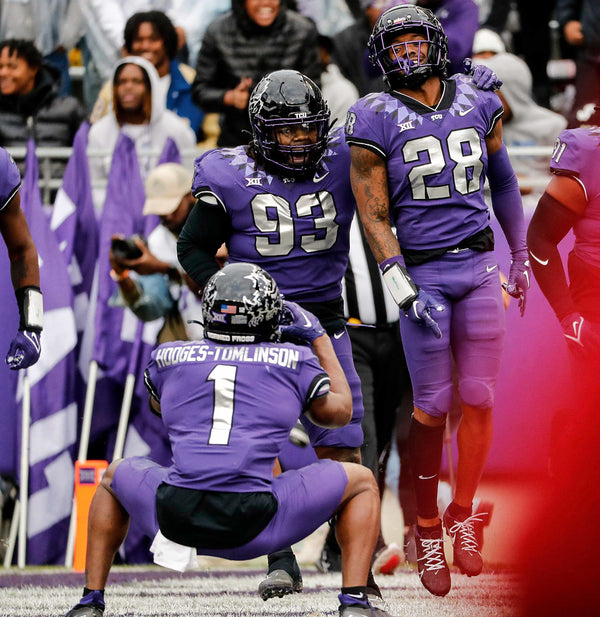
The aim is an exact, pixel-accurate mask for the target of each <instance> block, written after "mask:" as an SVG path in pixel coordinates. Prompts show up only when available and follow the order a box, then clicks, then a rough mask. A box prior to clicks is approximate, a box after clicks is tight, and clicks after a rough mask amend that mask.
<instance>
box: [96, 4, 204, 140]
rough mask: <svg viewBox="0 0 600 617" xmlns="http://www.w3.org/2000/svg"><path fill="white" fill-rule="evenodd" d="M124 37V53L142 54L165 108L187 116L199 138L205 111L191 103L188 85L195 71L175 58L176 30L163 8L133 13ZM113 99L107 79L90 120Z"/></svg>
mask: <svg viewBox="0 0 600 617" xmlns="http://www.w3.org/2000/svg"><path fill="white" fill-rule="evenodd" d="M124 38H125V44H124V48H123V51H124V52H125V53H124V55H125V56H142V58H146V60H148V61H149V62H151V63H152V64H153V65H154V68H155V69H156V71H157V73H158V76H159V77H160V80H159V86H160V88H161V89H162V92H163V94H164V95H165V97H166V106H167V109H170V110H171V111H173V112H175V113H176V114H177V115H178V116H180V117H181V118H187V120H188V121H189V123H190V126H191V127H192V130H193V131H194V133H196V136H197V137H200V136H201V133H202V119H203V116H204V114H203V113H202V111H201V110H200V109H199V108H198V107H197V106H196V105H195V104H194V103H193V102H192V88H191V83H192V82H193V81H194V77H195V76H196V71H194V69H192V68H191V67H189V66H187V65H186V64H183V63H181V62H179V61H178V60H177V59H176V55H177V32H176V31H175V28H174V27H173V23H172V22H171V20H170V19H169V18H168V17H167V16H166V15H165V13H163V12H162V11H145V12H141V13H134V14H133V15H132V16H131V17H130V18H129V19H128V20H127V23H126V24H125V34H124ZM112 100H113V93H112V83H111V82H110V81H108V82H106V84H105V85H104V87H103V88H102V90H101V91H100V94H99V96H98V100H97V101H96V104H95V105H94V109H93V111H92V115H91V117H90V122H92V123H94V122H95V121H96V120H98V119H100V118H102V116H105V115H106V114H107V113H108V110H109V109H110V108H111V106H112Z"/></svg>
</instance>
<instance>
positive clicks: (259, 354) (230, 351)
mask: <svg viewBox="0 0 600 617" xmlns="http://www.w3.org/2000/svg"><path fill="white" fill-rule="evenodd" d="M299 359H300V352H299V351H298V350H297V349H291V348H289V347H279V346H278V347H270V346H269V347H266V346H262V345H260V346H259V345H251V346H240V347H230V346H223V347H218V346H215V347H211V346H209V345H203V344H189V345H181V346H179V347H162V348H159V349H158V350H157V351H156V363H157V364H158V366H159V367H160V368H163V367H165V366H172V365H173V364H183V363H184V362H205V361H206V360H209V361H214V362H260V363H264V364H273V365H276V366H283V367H286V368H292V369H295V368H296V365H297V364H298V360H299Z"/></svg>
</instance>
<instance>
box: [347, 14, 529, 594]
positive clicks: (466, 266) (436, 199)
mask: <svg viewBox="0 0 600 617" xmlns="http://www.w3.org/2000/svg"><path fill="white" fill-rule="evenodd" d="M368 46H369V52H370V58H371V61H372V62H373V63H374V64H375V65H376V66H378V67H379V68H380V70H381V71H382V73H383V75H384V77H385V79H386V80H387V83H388V85H389V89H388V90H387V91H386V92H383V93H374V94H369V95H367V96H365V97H363V98H362V99H360V100H359V101H358V102H357V103H356V104H355V105H354V106H353V107H351V109H350V111H349V114H348V117H347V120H346V126H345V132H346V141H347V143H348V144H349V145H350V150H351V158H352V165H351V182H352V187H353V190H354V195H355V197H356V201H357V204H358V208H359V212H360V216H361V220H362V222H363V226H364V229H365V232H366V235H367V239H368V241H369V244H370V246H371V249H372V251H373V254H374V255H375V258H376V259H377V261H378V262H379V265H380V268H381V270H382V272H383V277H384V279H385V281H386V283H387V285H388V287H389V289H390V291H391V293H392V294H393V296H394V298H395V300H396V302H397V303H398V305H399V307H400V309H401V311H402V314H403V315H405V317H404V316H402V317H401V320H400V321H401V331H402V341H403V344H404V349H405V354H406V359H407V363H408V368H409V372H410V375H411V380H412V385H413V390H414V415H413V418H412V421H411V429H410V435H409V445H408V447H409V453H410V458H411V463H412V470H413V478H414V485H415V491H416V498H417V515H418V526H417V534H416V536H417V538H416V541H417V559H418V569H419V575H420V579H421V582H422V583H423V585H424V586H425V587H426V588H427V589H428V590H429V591H430V592H431V593H433V594H435V595H440V596H443V595H445V594H447V593H448V591H449V590H450V586H451V581H450V572H449V569H448V566H447V564H446V560H445V556H444V547H443V530H442V521H441V520H440V517H439V513H438V509H437V487H438V480H439V472H440V463H441V453H442V447H443V436H444V425H445V421H446V415H447V413H448V412H449V410H450V407H451V402H452V390H453V383H452V361H451V358H452V357H454V360H455V362H456V368H457V372H458V389H459V395H460V400H461V407H462V420H461V423H460V426H459V429H458V436H457V439H458V450H459V459H458V469H457V479H456V492H455V495H454V500H453V502H452V503H451V504H450V506H449V507H448V509H447V510H446V512H445V513H444V516H443V525H444V527H445V528H446V530H447V532H448V534H449V535H450V537H451V539H452V543H453V547H454V564H455V565H457V566H458V567H459V568H460V569H461V570H462V571H463V572H464V573H466V574H467V575H469V576H474V575H477V574H479V573H480V572H481V569H482V559H481V554H480V547H479V545H478V541H477V537H476V533H475V522H476V520H475V517H473V516H472V501H473V498H474V496H475V492H476V489H477V486H478V483H479V481H480V478H481V474H482V472H483V469H484V466H485V463H486V460H487V456H488V452H489V448H490V445H491V439H492V407H493V403H494V388H495V384H496V378H497V375H498V370H499V367H500V360H501V356H502V349H503V343H504V331H505V325H504V324H505V317H504V307H503V302H502V294H501V284H500V278H499V272H498V265H497V263H496V261H495V257H494V253H493V247H494V239H493V234H492V231H491V229H490V227H489V217H490V213H489V211H488V207H487V206H486V203H485V201H484V197H483V188H484V182H485V178H486V176H487V179H488V181H489V185H490V188H491V191H492V206H493V209H494V213H495V215H496V217H497V218H498V220H499V222H500V224H501V227H502V230H503V231H504V233H505V235H506V237H507V239H508V244H509V246H510V249H511V254H512V262H511V267H510V272H509V276H508V281H507V283H506V289H507V291H508V293H509V294H510V295H512V296H514V297H516V298H518V300H519V306H520V308H521V314H522V313H523V311H524V310H525V301H526V291H527V288H528V287H529V278H528V277H529V263H528V256H527V249H526V245H525V224H524V216H523V208H522V204H521V198H520V194H519V187H518V185H517V180H516V177H515V174H514V172H513V169H512V167H511V164H510V161H509V159H508V155H507V152H506V148H505V147H504V145H503V144H502V129H501V122H500V118H501V116H502V112H503V109H502V105H501V103H500V100H499V98H498V97H497V96H496V95H494V94H493V93H491V92H484V91H481V90H478V89H477V88H475V87H474V86H473V83H472V81H471V80H470V79H469V78H468V77H466V76H459V75H455V76H453V77H452V78H450V79H447V78H446V67H447V39H446V36H445V34H444V31H443V29H442V26H441V25H440V23H439V21H438V20H437V19H436V17H435V16H434V15H433V13H431V11H429V10H428V9H423V8H419V7H415V6H409V5H403V6H398V7H395V8H391V9H389V10H387V11H385V12H384V13H382V15H381V16H380V17H379V19H378V21H377V22H376V24H375V26H374V28H373V32H372V35H371V37H370V39H369V43H368ZM392 225H393V226H395V229H396V233H394V231H393V229H392ZM401 255H402V256H401Z"/></svg>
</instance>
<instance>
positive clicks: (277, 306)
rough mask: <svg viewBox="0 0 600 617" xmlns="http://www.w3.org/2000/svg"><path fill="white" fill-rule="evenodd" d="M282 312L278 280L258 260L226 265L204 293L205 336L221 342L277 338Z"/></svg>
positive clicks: (217, 273) (252, 341)
mask: <svg viewBox="0 0 600 617" xmlns="http://www.w3.org/2000/svg"><path fill="white" fill-rule="evenodd" d="M282 312H283V300H282V297H281V294H280V293H279V288H278V287H277V283H276V282H275V280H274V279H273V277H272V276H271V275H270V274H268V273H267V272H266V271H265V270H263V269H262V268H260V267H258V266H255V265H254V264H249V263H234V264H229V265H227V266H225V267H224V268H223V269H222V270H219V271H218V272H216V273H215V274H214V275H213V276H212V277H211V278H210V279H209V280H208V282H207V283H206V285H205V287H204V292H203V294H202V317H203V321H204V336H205V337H206V338H208V339H211V340H214V341H217V342H219V343H260V342H265V341H271V342H274V341H277V340H278V339H279V323H280V320H281V315H282Z"/></svg>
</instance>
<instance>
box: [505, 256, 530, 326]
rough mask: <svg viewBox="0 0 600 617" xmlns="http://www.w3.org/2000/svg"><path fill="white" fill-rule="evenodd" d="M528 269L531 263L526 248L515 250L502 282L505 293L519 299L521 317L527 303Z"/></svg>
mask: <svg viewBox="0 0 600 617" xmlns="http://www.w3.org/2000/svg"><path fill="white" fill-rule="evenodd" d="M530 271H531V265H530V264H529V256H528V254H527V249H521V250H519V251H515V252H514V253H513V256H512V259H511V262H510V272H509V273H508V281H506V283H502V287H504V290H505V291H506V293H507V294H508V295H509V296H512V297H513V298H517V299H518V300H519V308H520V309H521V317H523V315H524V314H525V305H526V304H527V290H528V289H529V281H530Z"/></svg>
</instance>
